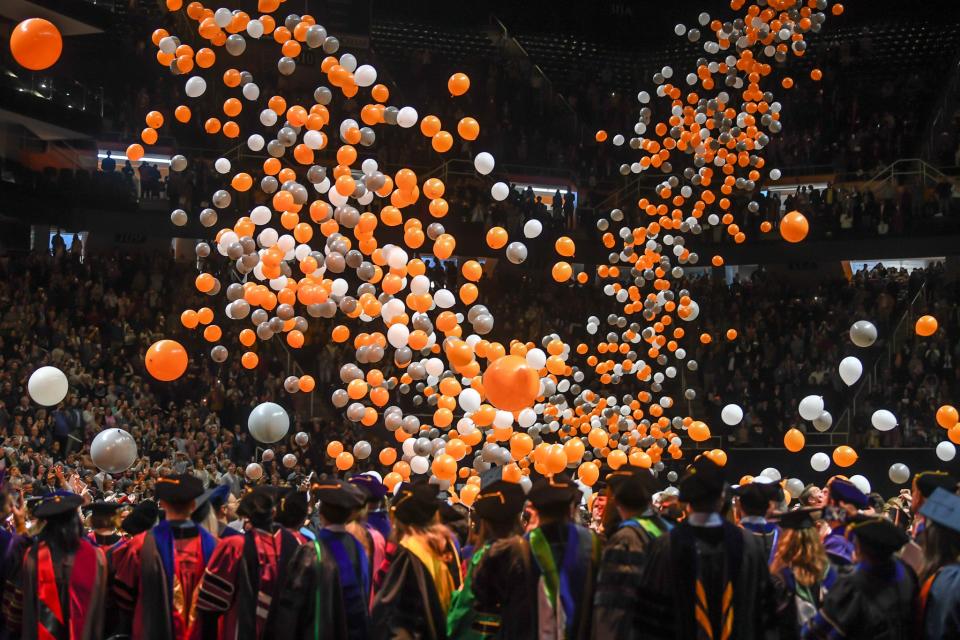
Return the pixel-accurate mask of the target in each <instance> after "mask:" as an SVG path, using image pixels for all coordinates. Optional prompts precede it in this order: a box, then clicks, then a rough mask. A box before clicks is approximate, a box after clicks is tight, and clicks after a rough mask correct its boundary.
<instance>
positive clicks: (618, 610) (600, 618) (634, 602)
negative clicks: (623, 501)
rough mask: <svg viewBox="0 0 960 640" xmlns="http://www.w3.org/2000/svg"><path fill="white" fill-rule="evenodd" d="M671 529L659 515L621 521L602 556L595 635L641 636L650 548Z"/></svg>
mask: <svg viewBox="0 0 960 640" xmlns="http://www.w3.org/2000/svg"><path fill="white" fill-rule="evenodd" d="M666 530H667V526H666V524H664V523H663V522H662V521H661V520H660V519H659V518H644V519H639V518H638V519H631V520H629V521H627V522H623V523H621V524H620V526H619V528H617V529H616V530H615V531H614V532H613V534H612V535H611V536H610V539H609V540H608V541H607V544H606V546H604V548H603V555H602V556H601V558H600V570H599V571H598V572H597V587H596V593H595V594H594V597H593V635H592V637H593V638H623V639H624V640H631V639H633V638H640V637H641V635H640V634H641V632H642V631H643V620H642V617H643V604H644V603H642V602H641V600H640V594H639V587H640V578H641V576H642V573H643V564H644V561H645V559H646V551H647V549H648V548H649V546H650V545H651V544H652V543H653V541H654V540H656V539H657V538H659V537H660V536H661V535H663V533H664V532H665V531H666Z"/></svg>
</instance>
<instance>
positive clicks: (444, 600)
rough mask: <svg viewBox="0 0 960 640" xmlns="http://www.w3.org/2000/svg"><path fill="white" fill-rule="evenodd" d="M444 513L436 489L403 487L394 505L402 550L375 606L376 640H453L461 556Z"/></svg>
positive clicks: (389, 564) (391, 559)
mask: <svg viewBox="0 0 960 640" xmlns="http://www.w3.org/2000/svg"><path fill="white" fill-rule="evenodd" d="M439 508H440V501H439V500H438V498H437V486H436V485H433V484H426V483H410V482H404V483H401V484H400V485H399V486H398V488H397V492H396V494H395V495H394V498H393V501H392V503H391V505H390V512H391V514H392V518H393V527H392V528H393V532H392V536H393V541H394V542H395V543H396V547H395V549H394V550H393V552H392V554H391V553H388V557H387V560H386V567H385V569H386V572H385V574H384V575H383V578H382V581H381V583H380V586H379V588H378V590H377V592H376V596H375V598H374V601H373V611H372V613H371V619H372V620H373V625H372V628H371V634H370V637H371V638H376V639H384V640H386V639H390V638H398V637H400V638H406V637H412V638H421V639H423V640H441V639H443V638H446V637H447V625H446V621H447V612H448V611H449V609H450V601H451V598H452V597H453V592H454V591H456V590H457V588H458V587H459V585H460V583H461V575H460V557H459V556H458V555H457V551H456V547H455V545H454V544H453V540H452V537H451V534H450V531H449V530H448V529H447V528H446V527H445V526H443V525H442V524H441V523H440V521H439V518H438V510H439Z"/></svg>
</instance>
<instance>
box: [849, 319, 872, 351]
mask: <svg viewBox="0 0 960 640" xmlns="http://www.w3.org/2000/svg"><path fill="white" fill-rule="evenodd" d="M850 340H851V341H852V342H853V344H855V345H857V346H858V347H869V346H871V345H872V344H873V343H874V342H876V341H877V328H876V327H875V326H873V323H872V322H868V321H867V320H857V321H856V322H854V323H853V325H851V326H850Z"/></svg>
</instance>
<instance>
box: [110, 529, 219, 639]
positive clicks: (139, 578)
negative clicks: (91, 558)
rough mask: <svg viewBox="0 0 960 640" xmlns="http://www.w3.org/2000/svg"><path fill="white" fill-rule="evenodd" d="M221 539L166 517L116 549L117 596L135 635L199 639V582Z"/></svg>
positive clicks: (114, 589) (114, 591)
mask: <svg viewBox="0 0 960 640" xmlns="http://www.w3.org/2000/svg"><path fill="white" fill-rule="evenodd" d="M216 544H217V541H216V538H214V537H213V536H212V535H211V534H210V533H209V532H207V531H206V530H205V529H204V528H203V527H201V526H199V525H197V524H194V523H193V522H189V521H182V522H170V521H167V520H165V521H163V522H161V523H160V524H158V525H157V526H155V527H154V528H153V529H151V530H150V531H146V532H144V533H141V534H139V535H137V536H134V537H133V538H131V539H130V541H129V542H127V543H126V544H124V545H122V546H121V547H120V548H118V549H117V550H116V551H115V552H114V554H113V560H114V566H115V572H114V580H113V587H112V589H113V596H114V598H115V600H116V603H117V605H118V606H119V607H120V609H121V610H123V611H126V612H127V614H128V615H129V616H132V620H131V622H130V627H131V629H130V632H131V635H132V637H133V638H136V639H137V640H195V639H199V638H200V637H201V635H202V633H201V628H200V625H199V624H196V621H197V618H196V613H197V612H196V602H197V596H198V595H199V593H200V591H199V586H200V581H201V579H202V577H203V572H204V569H205V568H206V565H207V562H208V561H209V560H210V557H211V556H212V555H213V550H214V548H215V547H216Z"/></svg>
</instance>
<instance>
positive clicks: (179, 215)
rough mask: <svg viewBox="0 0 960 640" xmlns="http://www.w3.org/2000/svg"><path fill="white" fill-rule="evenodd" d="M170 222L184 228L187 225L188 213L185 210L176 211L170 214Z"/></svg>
mask: <svg viewBox="0 0 960 640" xmlns="http://www.w3.org/2000/svg"><path fill="white" fill-rule="evenodd" d="M170 222H172V223H173V224H174V225H176V226H178V227H182V226H184V225H185V224H187V212H186V211H184V210H183V209H174V210H173V211H172V212H171V213H170Z"/></svg>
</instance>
